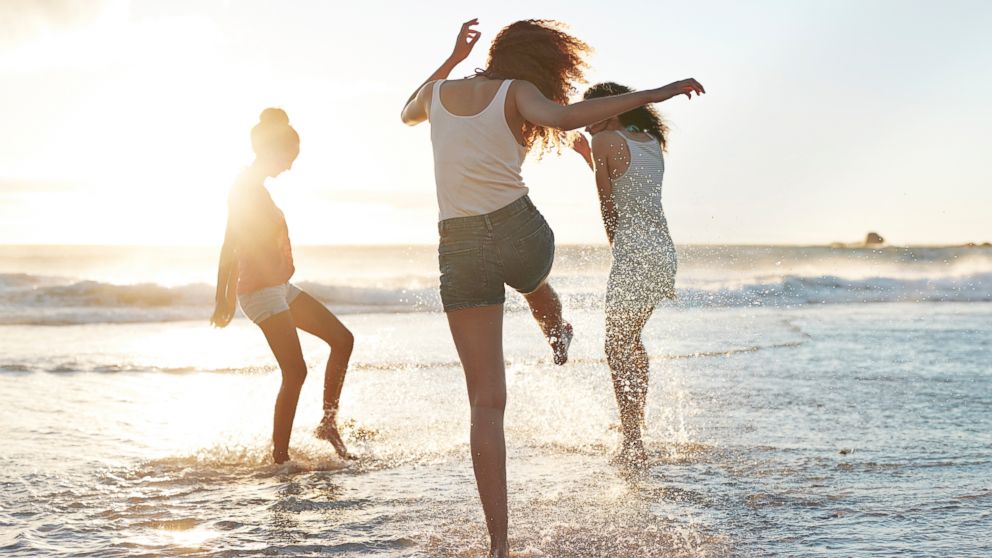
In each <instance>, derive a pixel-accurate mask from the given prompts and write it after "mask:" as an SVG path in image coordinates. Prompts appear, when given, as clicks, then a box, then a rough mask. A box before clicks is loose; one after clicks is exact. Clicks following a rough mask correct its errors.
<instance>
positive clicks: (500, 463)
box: [448, 304, 509, 558]
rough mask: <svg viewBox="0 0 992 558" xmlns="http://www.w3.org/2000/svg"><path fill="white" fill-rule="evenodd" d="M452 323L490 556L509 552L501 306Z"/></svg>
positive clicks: (460, 314)
mask: <svg viewBox="0 0 992 558" xmlns="http://www.w3.org/2000/svg"><path fill="white" fill-rule="evenodd" d="M448 326H449V327H450V328H451V337H452V338H453V339H454V341H455V347H456V348H457V349H458V357H459V359H460V360H461V362H462V368H464V369H465V383H466V384H467V386H468V398H469V403H470V404H471V406H472V427H471V436H470V440H471V446H472V466H473V468H474V470H475V482H476V484H477V485H478V487H479V498H480V499H481V500H482V511H483V513H485V515H486V526H487V527H488V528H489V539H490V549H489V556H490V557H498V558H505V557H506V556H508V552H509V545H508V542H507V507H506V441H505V439H504V437H503V410H504V409H505V407H506V371H505V369H504V362H503V305H502V304H499V305H494V306H484V307H482V308H467V309H464V310H453V311H451V312H448Z"/></svg>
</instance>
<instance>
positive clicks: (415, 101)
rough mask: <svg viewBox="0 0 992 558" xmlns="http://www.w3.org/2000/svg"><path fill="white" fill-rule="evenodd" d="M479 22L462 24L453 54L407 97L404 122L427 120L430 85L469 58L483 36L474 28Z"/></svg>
mask: <svg viewBox="0 0 992 558" xmlns="http://www.w3.org/2000/svg"><path fill="white" fill-rule="evenodd" d="M478 24H479V20H478V19H472V20H469V21H466V22H465V23H463V24H462V27H461V29H460V30H459V31H458V37H457V38H456V39H455V48H454V49H452V51H451V55H450V56H448V59H447V60H445V61H444V62H443V63H442V64H441V65H440V66H439V67H438V69H436V70H434V73H433V74H431V76H430V77H429V78H427V81H425V82H424V83H421V84H420V86H419V87H417V89H416V90H415V91H414V92H413V94H412V95H410V98H409V99H407V101H406V105H405V106H404V107H403V112H401V113H400V118H401V119H402V120H403V123H404V124H406V125H408V126H415V125H417V124H420V123H421V122H423V121H424V120H427V92H428V91H429V90H430V85H431V84H432V83H434V82H435V81H437V80H439V79H447V77H448V76H449V75H450V74H451V71H452V70H454V69H455V66H457V65H458V64H460V63H461V61H462V60H465V59H466V58H468V55H469V54H470V53H471V52H472V48H473V47H474V46H475V43H476V42H477V41H478V40H479V37H480V36H481V33H479V32H478V31H476V30H475V29H472V26H473V25H478Z"/></svg>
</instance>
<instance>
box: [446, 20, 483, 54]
mask: <svg viewBox="0 0 992 558" xmlns="http://www.w3.org/2000/svg"><path fill="white" fill-rule="evenodd" d="M478 24H479V19H478V18H473V19H471V20H469V21H466V22H465V23H463V24H462V28H461V29H459V30H458V38H456V39H455V48H454V49H452V50H451V56H450V59H451V60H452V61H454V62H461V61H462V60H465V59H466V58H468V55H469V54H471V53H472V49H473V48H474V47H475V43H477V42H478V41H479V37H480V36H482V33H480V32H478V31H476V30H475V29H472V26H474V25H478Z"/></svg>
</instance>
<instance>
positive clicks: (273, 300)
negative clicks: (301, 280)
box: [238, 283, 303, 324]
mask: <svg viewBox="0 0 992 558" xmlns="http://www.w3.org/2000/svg"><path fill="white" fill-rule="evenodd" d="M302 292H303V291H301V290H300V289H299V287H297V286H296V285H293V284H290V283H283V284H282V285H276V286H275V287H266V288H264V289H259V290H257V291H252V292H250V293H245V294H239V295H238V302H239V303H240V304H241V311H242V312H244V313H245V316H248V319H249V320H251V321H253V322H255V323H256V324H260V323H262V322H263V321H265V320H267V319H269V318H271V317H272V316H275V315H276V314H278V313H280V312H286V311H288V310H289V305H290V304H292V303H293V300H295V299H296V297H298V296H300V293H302Z"/></svg>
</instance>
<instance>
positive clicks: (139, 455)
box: [0, 246, 992, 557]
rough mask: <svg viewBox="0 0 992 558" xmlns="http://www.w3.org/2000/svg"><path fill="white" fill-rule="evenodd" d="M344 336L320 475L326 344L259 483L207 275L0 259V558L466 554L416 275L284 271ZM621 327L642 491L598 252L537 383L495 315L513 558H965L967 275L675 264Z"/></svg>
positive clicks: (809, 253)
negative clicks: (620, 456) (638, 329)
mask: <svg viewBox="0 0 992 558" xmlns="http://www.w3.org/2000/svg"><path fill="white" fill-rule="evenodd" d="M296 253H297V269H298V272H297V275H296V277H295V278H294V281H296V282H297V284H299V285H300V286H301V287H302V288H304V289H305V290H307V291H308V292H311V293H312V294H314V296H316V297H317V298H319V299H321V300H322V301H324V302H325V303H326V304H327V305H328V306H329V307H330V308H331V309H332V310H334V311H335V312H336V313H338V314H339V316H340V317H341V320H342V321H343V322H344V323H345V324H346V325H347V326H348V327H349V328H350V329H351V330H352V331H353V332H354V333H355V337H356V344H355V352H354V355H353V357H352V366H351V368H350V370H349V374H348V377H347V379H346V382H345V387H344V392H343V396H342V408H341V411H340V413H341V422H342V424H343V426H344V428H343V431H344V435H345V441H346V443H347V444H348V445H349V447H350V448H351V449H352V450H353V451H354V453H355V454H356V455H357V456H358V459H357V460H355V461H351V462H346V461H341V460H339V459H337V458H336V457H335V454H334V451H333V449H332V448H331V447H330V445H329V444H327V443H325V442H322V441H319V440H317V439H315V438H314V437H313V436H312V433H311V432H312V430H313V428H314V427H315V426H316V424H317V422H318V420H319V419H320V415H321V411H320V389H321V375H322V373H323V366H324V362H325V360H326V358H327V349H326V346H324V345H322V344H321V343H320V342H319V341H318V340H316V339H314V338H311V337H309V336H306V335H304V336H303V349H304V355H305V358H306V360H307V363H308V365H309V369H310V372H309V374H310V375H309V377H308V380H307V383H306V385H305V387H304V390H303V394H302V396H301V399H300V408H299V410H298V412H297V419H296V424H295V429H294V434H293V439H292V442H291V446H290V456H291V458H292V460H291V461H290V462H289V463H287V464H284V465H278V466H277V465H273V464H271V462H270V450H271V446H270V434H271V421H272V416H271V411H272V404H273V401H274V398H275V393H276V391H277V390H278V384H279V378H278V371H277V369H276V368H275V366H274V365H275V363H274V360H273V358H272V356H271V353H270V352H269V351H268V348H267V346H266V344H265V341H264V338H263V337H262V334H261V333H260V331H259V330H258V328H256V327H255V326H253V325H252V324H251V323H250V322H248V321H247V320H246V319H244V318H243V317H238V318H236V319H235V321H234V323H233V324H232V325H231V326H230V327H228V328H227V329H224V330H216V329H213V328H211V327H210V326H209V325H208V323H207V317H208V316H209V313H210V308H211V304H212V298H213V287H212V284H211V282H212V275H213V274H214V271H215V269H216V267H215V265H216V262H215V258H216V248H167V247H158V248H146V247H129V248H121V247H114V248H109V247H108V248H101V247H16V246H6V247H0V309H2V314H0V385H2V389H0V434H2V438H3V440H4V441H5V443H4V444H3V446H2V449H0V464H2V469H0V471H2V472H0V483H2V486H3V492H4V496H3V506H2V507H0V552H2V553H3V554H4V555H7V556H43V555H50V556H64V555H74V556H149V555H162V556H232V557H233V556H256V555H258V556H266V555H276V556H396V557H401V556H402V557H414V556H418V557H419V556H424V557H447V556H457V557H462V556H464V557H468V556H480V555H483V554H484V552H485V549H486V544H487V543H488V540H487V536H486V534H485V524H484V521H483V517H482V513H481V510H480V508H479V504H478V495H477V493H476V489H475V482H474V478H473V475H472V468H471V463H470V456H469V451H468V416H469V406H468V401H467V397H466V393H465V385H464V380H463V377H462V372H461V367H460V365H459V363H458V360H457V356H456V353H455V350H454V346H453V344H452V342H451V338H450V334H449V332H448V329H447V323H446V321H445V318H444V315H443V313H442V312H441V311H440V301H439V299H438V296H437V269H436V265H437V263H436V256H435V254H434V248H433V247H429V246H393V247H372V248H369V247H330V246H324V247H307V246H303V247H298V248H297V251H296ZM679 256H680V269H679V278H678V281H677V284H676V289H677V292H678V300H676V301H674V302H672V303H666V304H663V305H662V306H660V307H659V308H658V309H657V310H656V312H655V315H654V317H653V318H652V320H651V321H650V322H649V323H648V326H647V328H646V330H645V345H646V347H647V349H648V353H649V354H650V356H651V385H650V388H649V395H648V408H647V418H646V430H645V441H646V445H647V448H648V452H649V454H650V458H649V466H648V468H647V470H646V471H644V472H642V473H637V474H633V473H630V472H627V471H624V470H622V469H618V468H617V467H614V466H612V465H611V464H610V458H611V457H612V455H613V453H614V452H615V451H616V449H617V445H618V443H619V439H620V434H619V432H618V431H617V427H618V418H617V412H616V403H615V401H614V399H613V392H612V386H611V383H610V373H609V369H608V367H607V366H606V362H605V358H604V355H603V308H602V306H603V305H602V299H603V295H604V290H605V284H606V276H607V273H608V267H609V261H610V258H609V253H608V249H607V248H606V247H602V246H560V247H559V249H558V255H557V259H556V264H555V269H554V270H553V272H552V276H551V281H552V283H553V284H554V285H555V286H556V288H558V290H559V291H560V292H561V294H562V297H563V302H564V306H565V314H566V317H567V318H568V319H569V320H571V321H572V323H573V324H574V326H575V331H576V337H575V340H574V343H573V346H572V352H571V359H570V362H569V364H567V365H566V366H563V367H556V366H554V365H553V364H552V362H551V353H550V350H549V349H548V347H547V345H546V343H545V341H544V340H543V338H542V336H541V334H540V332H539V330H538V328H537V326H536V324H535V323H534V322H533V319H532V318H531V317H530V315H529V313H528V312H527V311H526V306H525V304H524V302H523V300H522V298H521V297H520V296H519V295H517V294H515V293H508V297H507V314H506V322H505V326H504V342H505V354H506V360H507V389H508V407H507V414H506V437H507V466H508V482H509V503H510V542H511V546H512V548H513V550H514V551H517V552H521V553H523V555H530V556H560V557H580V556H581V557H599V556H603V557H607V556H610V557H612V556H630V557H636V556H772V555H774V556H809V555H813V554H817V555H819V554H825V555H836V556H867V555H880V556H885V555H898V556H934V555H941V554H943V555H948V556H987V555H989V554H990V553H992V535H989V531H990V530H989V526H990V525H992V485H990V483H989V479H990V478H992V450H990V448H992V416H990V415H989V413H988V409H989V408H990V406H992V367H990V366H989V364H988V363H989V356H990V354H992V328H990V327H989V324H990V323H992V304H990V303H992V250H987V249H981V248H973V249H969V248H939V247H922V248H899V247H890V248H881V249H874V250H871V249H857V248H826V247H799V246H685V247H683V246H680V247H679Z"/></svg>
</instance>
